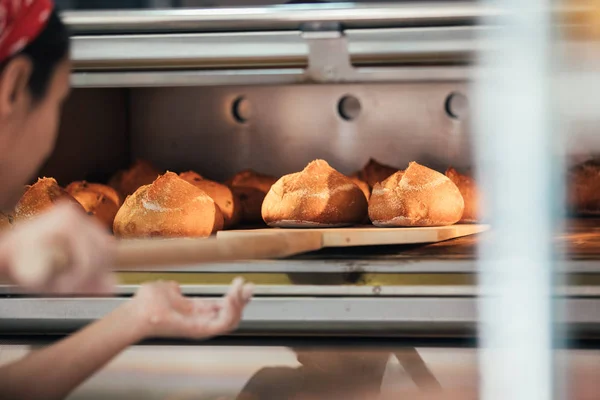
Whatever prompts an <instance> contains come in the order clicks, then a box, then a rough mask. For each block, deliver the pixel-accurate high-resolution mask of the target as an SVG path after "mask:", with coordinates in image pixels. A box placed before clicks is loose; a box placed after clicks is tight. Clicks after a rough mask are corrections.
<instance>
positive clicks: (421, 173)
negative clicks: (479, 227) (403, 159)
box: [369, 162, 464, 227]
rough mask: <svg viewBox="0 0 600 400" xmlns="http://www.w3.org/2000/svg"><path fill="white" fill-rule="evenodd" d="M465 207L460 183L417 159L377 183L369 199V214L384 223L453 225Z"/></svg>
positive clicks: (376, 221)
mask: <svg viewBox="0 0 600 400" xmlns="http://www.w3.org/2000/svg"><path fill="white" fill-rule="evenodd" d="M463 211H464V201H463V197H462V195H461V194H460V191H459V190H458V188H457V187H456V185H455V184H454V183H452V181H451V180H450V179H449V178H448V177H446V176H444V175H442V174H440V173H439V172H437V171H434V170H432V169H429V168H427V167H424V166H422V165H419V164H417V163H416V162H411V163H410V164H409V165H408V168H407V169H406V170H405V171H398V172H396V173H395V174H394V175H392V176H390V177H389V178H388V179H386V180H385V181H383V182H382V183H379V184H376V185H375V187H374V188H373V192H372V194H371V200H370V201H369V218H370V219H371V221H372V222H373V224H374V225H376V226H382V227H394V226H443V225H452V224H455V223H456V222H458V221H459V220H460V219H461V217H462V215H463Z"/></svg>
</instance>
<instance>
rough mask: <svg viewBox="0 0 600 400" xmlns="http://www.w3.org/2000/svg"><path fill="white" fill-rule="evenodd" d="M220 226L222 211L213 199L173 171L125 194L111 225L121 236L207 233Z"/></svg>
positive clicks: (187, 235) (194, 234)
mask: <svg viewBox="0 0 600 400" xmlns="http://www.w3.org/2000/svg"><path fill="white" fill-rule="evenodd" d="M221 229H223V215H222V214H221V211H220V210H219V207H217V205H216V204H215V202H214V201H213V199H211V198H210V196H208V195H207V194H206V193H204V192H203V191H202V190H200V189H198V188H197V187H196V186H194V185H192V184H190V183H188V182H186V181H184V180H183V179H181V178H180V177H179V176H177V174H175V173H173V172H167V173H166V174H164V175H162V176H159V177H158V178H157V179H156V180H155V181H154V182H153V183H152V184H150V185H145V186H142V187H141V188H139V189H138V190H136V191H135V193H134V194H132V195H131V196H129V197H127V199H126V200H125V203H123V206H122V207H121V208H120V209H119V212H118V213H117V216H116V217H115V223H114V225H113V230H114V233H115V236H117V237H121V238H145V237H166V238H170V237H206V236H210V235H211V234H212V233H213V232H216V231H218V230H221Z"/></svg>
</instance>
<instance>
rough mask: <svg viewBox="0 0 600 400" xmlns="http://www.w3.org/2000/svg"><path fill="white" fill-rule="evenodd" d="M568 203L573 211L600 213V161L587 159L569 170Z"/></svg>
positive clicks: (595, 214)
mask: <svg viewBox="0 0 600 400" xmlns="http://www.w3.org/2000/svg"><path fill="white" fill-rule="evenodd" d="M567 185H568V195H567V204H568V208H569V210H570V212H571V213H573V214H576V215H581V216H597V215H600V162H599V161H597V160H590V161H586V162H584V163H582V164H579V165H577V166H575V167H573V168H572V169H571V170H570V171H569V175H568V179H567Z"/></svg>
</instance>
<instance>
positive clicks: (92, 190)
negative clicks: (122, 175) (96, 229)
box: [66, 181, 121, 230]
mask: <svg viewBox="0 0 600 400" xmlns="http://www.w3.org/2000/svg"><path fill="white" fill-rule="evenodd" d="M66 190H67V192H68V193H69V194H70V195H71V196H73V197H74V198H75V200H77V201H78V202H79V203H80V204H81V205H82V206H83V208H84V209H85V211H87V213H88V214H91V215H93V216H95V217H96V218H97V219H98V220H99V221H100V222H101V223H102V224H103V225H105V226H106V227H108V228H109V229H111V230H112V226H113V222H114V220H115V215H117V211H119V207H121V200H120V198H119V194H118V193H117V191H116V190H115V189H113V188H111V187H110V186H106V185H101V184H99V183H88V182H86V181H78V182H73V183H71V184H70V185H69V186H67V188H66Z"/></svg>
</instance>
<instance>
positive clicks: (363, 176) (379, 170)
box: [353, 158, 398, 189]
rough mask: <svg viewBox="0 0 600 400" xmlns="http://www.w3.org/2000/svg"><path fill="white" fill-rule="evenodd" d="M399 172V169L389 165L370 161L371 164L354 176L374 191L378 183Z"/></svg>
mask: <svg viewBox="0 0 600 400" xmlns="http://www.w3.org/2000/svg"><path fill="white" fill-rule="evenodd" d="M396 172H398V168H394V167H390V166H389V165H385V164H380V163H379V162H377V161H376V160H374V159H372V158H371V159H370V160H369V162H368V163H367V164H366V165H365V166H364V167H363V169H362V170H360V171H358V172H356V173H354V175H353V176H355V177H356V178H358V179H360V180H361V181H363V182H366V183H367V184H368V185H369V187H370V188H371V189H372V188H373V187H374V186H375V184H376V183H379V182H383V181H385V180H386V179H387V178H389V177H390V176H392V175H393V174H395V173H396Z"/></svg>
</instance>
